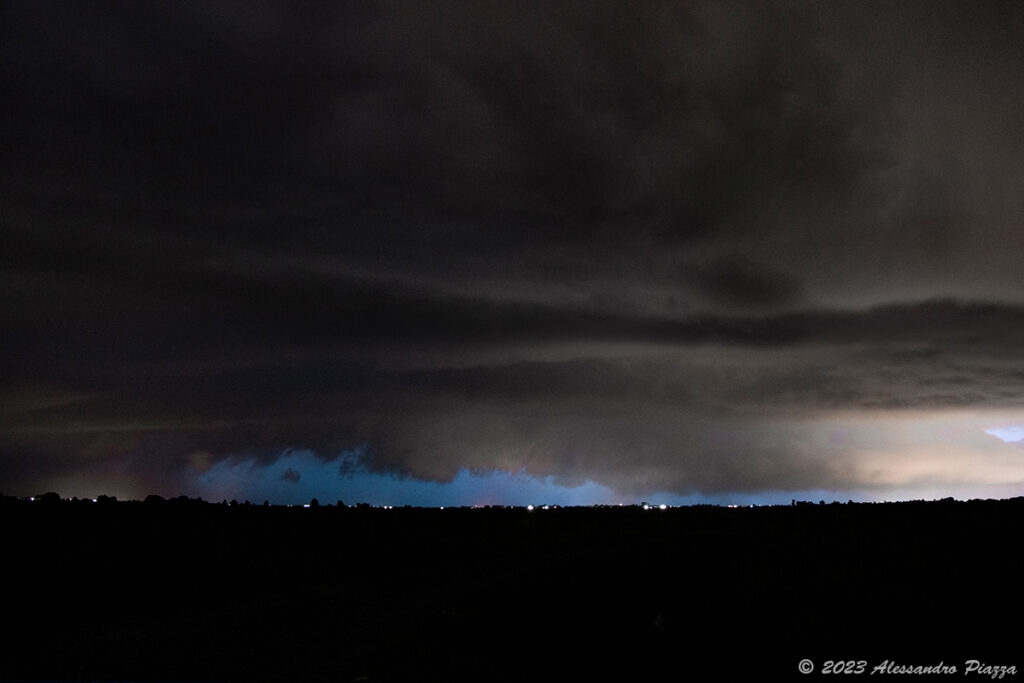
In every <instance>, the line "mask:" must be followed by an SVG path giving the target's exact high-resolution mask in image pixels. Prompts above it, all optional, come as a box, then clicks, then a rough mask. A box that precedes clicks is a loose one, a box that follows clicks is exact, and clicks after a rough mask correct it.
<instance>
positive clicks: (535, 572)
mask: <svg viewBox="0 0 1024 683" xmlns="http://www.w3.org/2000/svg"><path fill="white" fill-rule="evenodd" d="M32 498H34V500H31V499H28V498H20V497H17V498H16V497H11V496H0V524H2V528H3V530H4V556H5V561H4V563H3V566H4V570H3V571H4V577H3V581H2V591H3V594H2V604H3V606H4V613H5V620H6V621H7V622H8V623H9V624H10V625H11V626H12V627H13V628H11V629H9V632H10V635H9V636H8V637H7V638H6V639H5V642H4V651H3V653H2V656H0V679H17V680H26V679H37V680H38V679H49V680H109V681H114V680H135V681H157V680H160V681H241V680H267V681H285V680H288V681H292V680H304V681H354V680H369V681H405V680H435V679H437V680H440V679H444V680H474V681H491V680H516V681H519V680H531V681H533V680H566V679H573V680H579V679H581V677H582V678H583V679H587V678H591V679H594V680H607V679H609V678H617V679H621V680H627V679H628V680H633V679H639V678H644V677H652V676H669V677H671V679H673V680H703V681H708V680H723V681H735V680H780V679H782V680H784V679H788V678H792V679H798V680H807V677H805V676H803V675H802V674H800V673H799V672H798V670H797V664H798V662H799V661H800V660H801V659H804V658H807V659H810V660H812V661H814V662H815V663H816V664H817V666H818V667H820V666H821V665H822V664H823V662H824V661H826V660H850V659H854V660H865V661H867V662H868V663H869V664H870V665H871V666H874V665H876V664H879V663H881V662H882V661H883V660H885V659H888V660H895V661H898V662H904V663H908V664H915V663H916V664H936V663H938V662H939V661H940V660H941V661H944V662H945V663H946V664H949V663H955V664H957V665H958V666H960V667H961V670H962V667H963V662H964V661H965V660H966V659H968V658H972V659H979V660H982V661H987V662H991V663H997V664H1014V665H1016V666H1017V667H1018V670H1020V669H1021V668H1022V665H1024V657H1022V656H1021V655H1022V650H1021V646H1020V643H1019V633H1018V631H1017V629H1016V628H1015V626H1013V619H1015V617H1016V615H1017V614H1019V613H1020V608H1021V606H1022V601H1021V598H1022V589H1021V583H1022V582H1021V580H1020V577H1021V576H1022V575H1024V561H1022V553H1021V551H1020V542H1019V540H1018V538H1019V530H1020V528H1021V526H1022V522H1024V499H1022V498H1015V499H1012V500H1001V501H995V500H976V501H968V502H958V501H954V500H952V499H947V500H944V501H933V502H925V501H913V502H905V503H886V504H871V503H848V504H821V502H818V503H810V502H807V503H804V504H798V501H793V504H792V505H785V506H770V507H744V508H728V507H719V506H694V507H683V508H668V509H665V510H662V509H659V508H658V507H657V506H647V507H649V509H645V506H644V505H636V506H624V507H621V508H620V507H617V506H615V507H611V506H606V507H580V508H576V507H566V508H558V507H555V506H549V507H548V509H543V508H542V507H537V508H535V509H533V510H528V509H526V508H523V507H516V508H505V507H499V506H493V507H489V508H448V509H443V510H441V509H432V508H411V507H410V508H406V507H394V508H381V507H373V506H369V505H365V504H359V505H351V506H350V505H345V504H344V503H342V502H341V501H338V502H337V503H330V504H326V503H325V504H320V503H319V502H317V503H316V504H314V502H313V501H310V503H309V507H308V508H307V507H304V506H301V505H300V506H272V505H269V504H268V505H263V504H262V502H261V503H259V504H251V503H249V504H247V503H246V502H242V503H237V502H227V501H225V502H221V503H208V502H204V501H202V500H199V499H189V498H184V497H179V498H171V499H169V500H165V499H163V498H160V497H157V496H149V497H147V498H146V499H145V500H143V501H118V500H116V499H114V498H113V497H97V498H96V501H95V502H93V500H92V499H82V500H75V499H70V500H66V499H62V498H61V497H60V496H59V495H57V494H56V493H46V494H42V495H40V496H33V497H32ZM1008 620H1009V621H1008ZM869 670H870V667H869ZM915 680H918V679H917V678H916V677H915Z"/></svg>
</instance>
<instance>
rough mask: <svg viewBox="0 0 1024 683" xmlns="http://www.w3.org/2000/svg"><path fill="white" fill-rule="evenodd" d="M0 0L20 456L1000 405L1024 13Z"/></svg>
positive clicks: (465, 439) (737, 434)
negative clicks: (10, 0) (2, 1)
mask: <svg viewBox="0 0 1024 683" xmlns="http://www.w3.org/2000/svg"><path fill="white" fill-rule="evenodd" d="M0 12H2V21H0V59H2V62H3V68H2V71H0V77H2V79H3V87H4V91H5V92H6V93H8V97H7V98H6V99H7V100H8V102H7V104H6V105H5V106H6V108H7V114H6V117H5V122H4V126H3V130H2V132H0V135H2V138H0V148H2V150H3V154H2V156H0V214H2V216H3V230H2V232H0V286H2V294H0V297H2V303H3V306H2V308H0V323H2V329H0V342H2V344H3V348H4V352H3V355H2V356H0V369H2V373H3V383H2V384H0V391H2V395H3V397H4V399H3V403H4V406H3V410H0V445H2V453H3V459H2V460H0V480H2V481H4V482H10V484H4V486H5V487H7V486H13V487H19V486H21V487H25V486H29V485H33V486H34V485H35V484H36V482H44V481H49V480H53V479H54V477H65V478H74V477H75V476H80V477H81V478H83V479H84V478H91V479H90V481H91V480H95V481H104V480H110V479H118V478H121V479H128V480H131V481H135V482H137V483H138V486H140V487H147V486H148V487H150V488H154V487H155V488H159V487H164V490H163V491H162V493H166V494H171V495H174V494H176V493H178V490H175V489H182V488H185V487H187V486H188V485H189V482H190V481H192V480H193V479H194V477H195V476H196V475H197V473H202V472H204V471H206V470H208V468H209V467H210V464H211V463H212V462H216V461H218V460H223V459H231V458H234V459H249V458H253V459H256V461H257V462H258V463H261V464H266V463H269V462H271V461H273V460H274V459H275V458H277V457H278V456H279V455H280V454H281V453H283V452H285V450H286V449H289V448H294V449H301V448H309V449H313V450H315V451H316V452H317V453H318V455H320V457H323V458H325V459H334V458H338V457H340V455H339V454H343V453H344V454H346V455H344V456H343V460H344V463H345V464H343V466H342V469H345V468H348V469H349V470H351V469H353V468H358V467H366V468H368V469H370V470H371V471H383V472H391V473H394V474H397V475H400V476H414V477H420V478H427V479H436V480H442V481H444V480H450V479H451V478H452V477H453V476H454V475H455V473H456V472H458V470H459V469H462V468H467V467H469V468H478V469H491V468H501V469H511V470H519V469H526V470H527V471H528V472H530V473H533V474H537V475H539V476H544V475H548V474H553V475H556V476H557V477H559V478H560V480H561V481H565V482H579V481H582V480H583V479H587V478H590V479H596V480H598V481H601V482H603V483H609V484H610V485H613V486H617V487H619V488H621V489H623V490H630V491H641V490H644V489H645V488H647V489H649V488H651V487H655V486H661V487H669V488H671V489H672V490H677V491H691V490H755V489H758V488H772V487H774V488H798V487H804V486H806V487H812V486H837V487H841V486H843V485H854V484H857V485H861V484H865V482H868V483H869V480H870V476H868V475H867V474H865V472H868V471H869V470H868V469H858V465H857V463H858V462H859V461H857V460H855V459H852V458H853V456H852V455H851V453H848V452H845V451H844V452H841V453H837V454H835V457H828V458H823V457H822V456H821V455H820V453H821V452H823V448H824V451H828V444H829V443H830V442H829V441H828V439H827V437H826V436H823V434H824V433H825V432H824V431H823V430H826V427H824V426H822V425H826V424H832V423H831V422H830V420H834V419H838V418H835V416H836V415H839V414H844V415H845V414H848V413H855V412H857V411H874V410H881V409H889V410H893V409H898V411H903V412H912V411H922V410H939V409H944V410H953V409H958V410H959V409H966V408H971V409H978V410H982V409H985V410H989V409H990V410H1006V409H1011V408H1014V409H1016V408H1020V405H1019V398H1018V396H1019V392H1018V389H1017V388H1018V386H1019V385H1020V381H1021V379H1022V377H1021V376H1020V373H1019V372H1017V370H1016V369H1015V367H1017V365H1018V363H1019V361H1020V360H1021V359H1020V358H1019V352H1018V351H1017V347H1018V344H1017V342H1018V340H1019V339H1020V338H1022V337H1021V335H1022V332H1024V315H1022V313H1021V309H1020V308H1019V306H1020V304H1021V303H1022V297H1021V292H1022V288H1024V277H1022V276H1021V272H1022V271H1021V269H1020V268H1019V263H1020V252H1021V249H1022V248H1024V242H1022V241H1021V240H1022V237H1021V234H1022V233H1021V232H1020V230H1019V224H1020V217H1021V216H1022V215H1024V200H1022V199H1021V197H1022V196H1024V194H1022V193H1020V192H1019V186H1020V183H1021V182H1024V162H1022V161H1021V159H1024V143H1022V142H1021V139H1020V136H1019V130H1018V127H1019V126H1018V123H1019V121H1020V120H1021V115H1022V114H1024V95H1022V94H1021V93H1022V92H1024V91H1022V89H1021V88H1020V87H1019V85H1020V83H1021V82H1022V81H1024V77H1022V73H1021V69H1022V67H1021V64H1024V55H1022V54H1021V52H1022V51H1024V48H1022V47H1021V44H1020V42H1019V41H1017V40H1016V39H1015V37H1017V36H1019V35H1020V30H1021V29H1024V19H1022V17H1024V12H1021V10H1020V8H1019V7H1015V6H1013V5H1010V4H999V3H980V4H972V5H971V6H970V7H968V6H966V5H961V4H953V3H949V4H944V3H936V4H928V5H916V4H912V3H908V4H901V5H900V6H899V7H894V6H891V5H888V4H881V3H879V4H871V3H858V4H857V5H855V6H853V5H839V4H835V5H821V4H817V3H814V4H801V3H778V4H764V3H749V4H745V3H736V4H731V5H721V4H720V3H706V4H701V3H687V4H685V5H672V4H669V3H628V4H626V3H615V2H598V3H592V2H591V3H559V4H558V5H557V6H555V7H536V6H531V5H518V4H514V3H512V4H510V3H474V4H471V5H454V4H447V3H446V4H441V5H438V4H436V3H431V4H423V3H380V4H375V5H373V6H366V7H363V6H356V5H352V4H346V3H342V4H336V3H286V2H265V3H257V4H253V3H233V2H214V3H202V4H197V5H188V6H184V5H168V4H160V3H138V2H112V3H87V2H83V3H74V4H71V3H58V2H45V1H37V2H31V3H30V2H14V3H7V4H6V5H5V6H4V8H3V9H2V10H0ZM971 300H975V301H982V300H984V301H990V302H993V303H989V304H976V303H965V302H967V301H971ZM921 302H925V303H921ZM816 420H817V421H818V422H815V421H816ZM815 425H818V426H815ZM837 429H838V427H837ZM865 438H866V437H865ZM852 442H853V445H851V446H850V448H851V449H852V448H854V446H855V447H856V448H859V449H861V450H862V451H863V450H865V449H868V450H870V448H875V447H876V446H877V444H875V443H874V442H871V440H870V439H867V438H866V440H865V441H857V439H853V440H852ZM869 442H870V443H869ZM822 444H825V446H824V447H822ZM869 447H870V448H869ZM353 449H356V450H353ZM851 452H852V451H851ZM352 453H358V454H360V455H359V456H358V457H357V459H358V460H359V462H358V463H356V462H352V461H351V460H352V458H353V457H356V456H353V455H352ZM340 464H341V463H340ZM872 471H873V470H872ZM872 476H874V475H872Z"/></svg>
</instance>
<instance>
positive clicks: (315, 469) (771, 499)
mask: <svg viewBox="0 0 1024 683" xmlns="http://www.w3.org/2000/svg"><path fill="white" fill-rule="evenodd" d="M356 456H357V454H350V456H349V460H348V461H349V462H350V463H351V462H352V457H356ZM345 460H346V458H345V457H344V454H343V457H342V458H340V459H335V460H330V461H324V460H321V459H320V458H317V457H316V455H315V454H313V453H312V452H309V451H293V452H290V453H288V454H286V455H283V456H282V457H280V458H278V460H277V461H275V462H274V463H272V464H270V465H266V466H263V465H259V464H257V463H256V462H254V461H251V460H247V461H222V462H219V463H216V464H215V465H213V466H212V467H211V468H210V469H209V470H207V471H206V472H204V473H203V474H202V475H201V476H199V478H198V480H197V482H196V486H195V488H194V490H193V491H191V492H190V494H189V495H193V496H196V495H198V496H201V497H202V498H203V499H204V500H209V501H214V502H216V501H220V500H238V501H239V502H241V501H245V500H248V501H250V502H253V503H257V504H259V503H262V502H263V501H264V500H268V501H270V502H271V503H273V504H275V505H301V504H305V503H308V502H310V500H311V499H312V498H316V499H317V500H318V501H319V502H320V503H321V504H323V505H326V504H333V503H336V502H337V501H338V500H342V501H344V502H345V503H346V504H347V505H353V504H356V503H369V504H370V505H393V506H403V505H411V506H414V507H448V506H451V507H459V506H471V505H516V506H526V505H530V504H532V505H562V506H572V505H618V504H623V505H633V504H637V503H640V502H642V501H646V502H649V503H651V504H652V505H659V504H667V505H672V506H677V505H700V504H711V505H740V506H748V505H780V504H781V505H786V504H789V503H790V501H791V500H794V499H795V500H807V501H811V502H819V501H825V502H826V503H831V502H833V501H839V502H843V503H845V502H846V501H848V500H853V501H855V502H870V501H882V500H912V499H922V498H923V499H934V498H942V497H945V496H947V495H950V494H949V493H948V492H944V491H939V490H936V491H913V490H909V489H908V490H892V491H890V492H889V495H879V494H878V492H873V493H872V492H866V491H831V490H824V489H814V490H803V491H760V492H754V493H718V494H699V493H694V494H690V495H679V494H676V493H667V492H652V493H648V494H643V495H638V496H629V495H626V494H622V493H618V492H616V491H614V490H613V489H611V488H609V487H607V486H603V485H601V484H598V483H596V482H593V481H588V482H586V483H585V484H583V485H581V486H576V487H568V486H561V485H559V484H556V483H554V478H553V477H550V476H549V477H544V478H538V477H533V476H530V475H527V474H524V473H514V472H505V471H495V472H489V473H485V474H478V473H473V472H471V471H469V470H460V471H459V473H458V474H457V475H456V477H455V478H454V479H453V480H452V481H451V482H448V483H438V482H431V481H420V480H416V479H401V478H397V477H394V476H391V475H388V474H378V473H372V472H367V471H365V470H357V471H355V472H352V473H350V474H342V473H341V472H340V471H339V467H340V464H341V463H342V462H344V461H345ZM288 470H292V471H293V472H297V473H298V475H299V476H298V480H297V481H296V480H294V477H292V478H291V479H290V480H286V479H283V478H282V477H283V475H284V474H285V472H286V471H288ZM989 488H990V487H989ZM997 488H1000V489H1001V488H1002V487H997ZM965 493H966V492H965ZM1007 495H1019V493H1018V492H1010V491H1002V490H999V491H995V490H991V491H989V490H986V491H977V492H973V491H972V492H970V495H966V496H964V495H959V496H956V497H957V498H960V499H967V498H969V497H975V496H977V497H1007Z"/></svg>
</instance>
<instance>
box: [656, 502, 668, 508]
mask: <svg viewBox="0 0 1024 683" xmlns="http://www.w3.org/2000/svg"><path fill="white" fill-rule="evenodd" d="M658 508H659V509H661V510H668V505H665V504H664V503H662V504H661V505H659V506H658Z"/></svg>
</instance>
